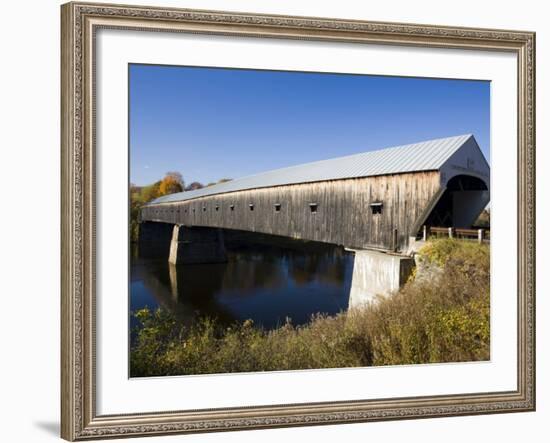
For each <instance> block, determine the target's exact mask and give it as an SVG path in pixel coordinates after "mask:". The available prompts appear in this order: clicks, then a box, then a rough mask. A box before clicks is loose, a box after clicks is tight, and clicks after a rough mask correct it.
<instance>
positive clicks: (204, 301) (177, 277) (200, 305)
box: [130, 244, 353, 329]
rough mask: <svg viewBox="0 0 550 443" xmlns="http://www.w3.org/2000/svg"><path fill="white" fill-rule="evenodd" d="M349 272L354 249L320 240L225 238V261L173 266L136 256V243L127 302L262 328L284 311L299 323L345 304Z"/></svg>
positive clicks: (188, 317)
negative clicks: (291, 244)
mask: <svg viewBox="0 0 550 443" xmlns="http://www.w3.org/2000/svg"><path fill="white" fill-rule="evenodd" d="M352 271H353V256H352V255H351V254H349V253H347V252H345V251H343V250H342V249H341V248H337V247H328V246H322V247H320V246H319V245H316V246H314V247H311V246H302V247H301V250H292V249H289V248H286V247H279V246H274V245H265V244H264V245H259V244H256V245H254V244H247V245H246V246H243V245H230V247H229V248H228V262H227V263H224V264H204V265H198V264H197V265H172V264H169V263H168V261H167V260H166V258H163V257H157V258H153V257H150V256H149V257H143V256H140V254H139V251H138V250H137V248H136V249H134V250H133V251H132V259H131V282H130V309H131V310H132V311H135V310H137V309H140V308H143V307H145V306H148V307H149V308H156V307H162V308H164V309H167V310H169V311H171V312H173V313H174V314H175V315H176V317H177V318H178V320H179V321H180V322H182V323H185V324H191V323H192V321H193V318H195V317H196V316H209V317H215V318H217V319H218V320H219V321H221V322H224V323H228V324H229V323H232V322H234V321H244V320H246V319H248V318H250V319H252V320H254V322H255V323H256V324H258V325H262V326H263V327H265V328H267V329H272V328H274V327H277V325H280V324H282V323H284V322H285V318H286V317H290V318H291V319H292V322H293V324H303V323H306V322H307V321H308V320H309V318H310V317H311V315H312V314H315V313H317V312H322V313H327V314H335V313H337V312H339V311H341V310H346V309H347V307H348V301H349V293H350V288H351V277H352ZM132 326H135V321H133V322H132Z"/></svg>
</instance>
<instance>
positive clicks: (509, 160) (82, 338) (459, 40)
mask: <svg viewBox="0 0 550 443" xmlns="http://www.w3.org/2000/svg"><path fill="white" fill-rule="evenodd" d="M61 18H62V20H61V21H62V41H61V45H62V60H61V68H62V69H61V72H62V97H61V101H62V128H61V131H62V214H61V215H62V304H61V314H62V315H61V318H62V325H61V327H62V334H61V336H62V338H61V339H62V343H61V349H62V371H61V385H62V392H61V405H62V414H61V416H62V423H61V434H62V437H63V438H65V439H67V440H71V441H73V440H86V439H94V438H109V437H129V436H146V435H159V434H174V433H193V432H213V431H226V430H238V429H261V428H269V427H281V426H303V425H320V424H335V423H351V422H365V421H376V420H396V419H406V418H407V419H410V418H425V417H443V416H459V415H471V414H489V413H499V412H520V411H533V410H534V409H535V100H534V97H535V35H534V33H532V32H526V31H516V30H513V31H512V30H493V29H471V28H453V27H445V26H437V25H417V24H403V23H399V24H397V23H379V22H364V21H353V20H341V19H327V18H306V17H287V16H268V15H258V14H248V13H234V12H219V11H198V10H184V9H166V8H157V7H135V6H124V5H107V4H91V3H80V2H76V3H68V4H65V5H63V6H62V7H61Z"/></svg>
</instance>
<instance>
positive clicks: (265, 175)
mask: <svg viewBox="0 0 550 443" xmlns="http://www.w3.org/2000/svg"><path fill="white" fill-rule="evenodd" d="M471 137H473V135H471V134H466V135H459V136H456V137H447V138H440V139H436V140H428V141H423V142H420V143H414V144H410V145H404V146H395V147H392V148H386V149H381V150H378V151H369V152H363V153H361V154H353V155H348V156H345V157H338V158H333V159H329V160H321V161H316V162H312V163H305V164H301V165H296V166H290V167H287V168H281V169H274V170H272V171H267V172H262V173H259V174H254V175H249V176H246V177H242V178H237V179H234V180H231V181H228V182H225V183H219V184H216V185H212V186H208V187H205V188H202V189H197V190H195V191H185V192H178V193H176V194H170V195H165V196H163V197H159V198H157V199H155V200H153V201H152V202H151V203H150V204H156V203H169V202H177V201H183V200H190V199H194V198H198V197H205V196H208V195H215V194H223V193H226V192H234V191H242V190H246V189H254V188H266V187H272V186H281V185H289V184H297V183H311V182H317V181H325V180H341V179H346V178H359V177H371V176H375V175H386V174H399V173H403V172H416V171H433V170H437V169H439V168H440V167H441V166H442V165H443V164H444V163H445V162H446V161H447V160H448V159H449V157H451V155H453V154H454V153H455V152H456V151H457V150H458V149H459V148H460V147H461V146H463V145H464V143H466V141H468V140H469V139H470V138H471Z"/></svg>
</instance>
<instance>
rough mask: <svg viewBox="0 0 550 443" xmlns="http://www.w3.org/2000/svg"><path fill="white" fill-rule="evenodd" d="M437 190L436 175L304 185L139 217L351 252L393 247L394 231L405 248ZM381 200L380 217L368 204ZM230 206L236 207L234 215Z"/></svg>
mask: <svg viewBox="0 0 550 443" xmlns="http://www.w3.org/2000/svg"><path fill="white" fill-rule="evenodd" d="M439 187H440V177H439V172H437V171H427V172H415V173H403V174H394V175H384V176H376V177H365V178H354V179H345V180H335V181H326V182H316V183H304V184H295V185H285V186H278V187H274V188H260V189H252V190H245V191H237V192H231V193H227V194H221V195H212V196H207V197H203V198H198V199H195V200H187V201H182V202H173V203H163V204H158V205H150V206H147V207H145V208H143V209H142V212H141V218H142V220H143V221H160V222H167V223H174V224H182V225H188V226H210V227H220V228H226V229H239V230H247V231H253V232H261V233H266V234H274V235H282V236H288V237H293V238H299V239H306V240H315V241H320V242H327V243H334V244H340V245H344V246H346V247H350V248H367V247H377V248H383V249H392V247H393V229H397V233H398V243H399V246H400V248H401V249H403V248H404V247H406V244H407V241H408V237H409V235H414V234H416V233H413V232H410V231H411V228H412V227H413V225H414V224H415V222H416V221H417V219H418V217H419V216H420V215H421V214H422V213H423V211H424V210H425V208H426V207H427V205H428V204H429V202H430V200H431V199H432V198H433V196H434V195H435V194H436V193H437V191H438V190H439ZM379 201H380V202H382V203H383V209H382V214H380V215H373V214H372V212H371V208H370V204H371V203H374V202H379ZM250 203H252V204H254V211H250V209H249V204H250ZM275 203H280V204H281V211H280V212H275V207H274V205H275ZM310 203H317V205H318V206H317V212H316V213H312V212H311V211H310V208H309V204H310ZM230 205H234V206H235V209H234V211H231V210H230ZM216 206H218V207H219V209H218V211H216V210H215V207H216ZM203 207H206V211H203ZM193 209H194V210H195V212H193ZM156 211H158V212H156Z"/></svg>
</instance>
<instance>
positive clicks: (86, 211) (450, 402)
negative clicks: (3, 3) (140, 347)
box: [61, 3, 535, 440]
mask: <svg viewBox="0 0 550 443" xmlns="http://www.w3.org/2000/svg"><path fill="white" fill-rule="evenodd" d="M61 19H62V20H61V23H62V37H61V48H62V58H61V76H62V98H61V102H62V111H61V121H62V128H61V140H62V177H61V185H62V205H61V206H62V208H61V219H62V226H61V230H62V255H61V260H62V299H61V319H62V325H61V350H62V355H61V435H62V437H63V438H65V439H67V440H85V439H94V438H107V437H122V436H144V435H158V434H170V433H192V432H208V431H223V430H232V429H235V430H236V429H259V428H270V427H282V426H303V425H317V424H335V423H351V422H361V421H375V420H392V419H400V418H425V417H441V416H458V415H468V414H486V413H497V412H514V411H533V410H534V409H535V34H534V33H532V32H523V31H502V30H490V29H471V28H454V27H443V26H431V25H414V24H396V23H377V22H362V21H353V20H333V19H326V18H305V17H287V16H269V15H258V14H247V13H233V12H231V13H229V12H218V11H197V10H184V9H166V8H155V7H142V6H140V7H134V6H123V5H106V4H87V3H68V4H65V5H63V6H62V7H61ZM105 27H108V28H118V29H131V30H150V31H167V32H191V33H205V34H223V35H233V36H235V35H236V36H255V37H270V38H285V39H307V40H327V41H333V42H358V43H384V44H392V45H410V46H425V47H443V48H472V49H481V50H493V51H494V50H496V51H509V52H513V53H515V54H517V58H518V74H519V75H518V79H519V81H518V165H519V167H518V208H519V210H518V231H519V232H518V350H517V352H518V383H517V390H515V391H511V392H490V393H479V394H463V395H447V396H436V397H434V396H432V397H415V398H393V399H389V400H388V399H384V400H364V401H342V402H330V403H328V402H327V403H315V404H311V403H308V404H292V405H280V406H258V407H247V408H227V409H208V410H193V411H179V412H173V411H171V412H166V411H165V412H162V411H161V412H155V413H148V414H127V415H114V416H112V415H110V416H98V415H97V414H96V412H95V389H94V386H95V383H94V381H95V378H94V377H95V374H94V354H95V351H94V324H95V315H94V297H95V286H94V285H95V268H94V266H95V223H94V214H95V186H94V185H95V182H94V177H95V171H94V110H95V104H94V81H95V79H94V66H93V58H94V57H93V54H94V33H95V31H96V30H97V29H98V28H105Z"/></svg>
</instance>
